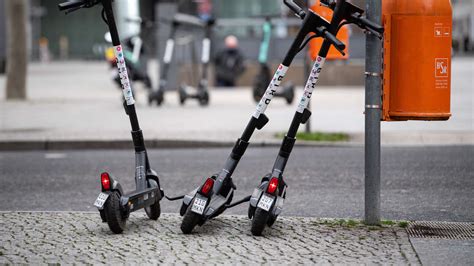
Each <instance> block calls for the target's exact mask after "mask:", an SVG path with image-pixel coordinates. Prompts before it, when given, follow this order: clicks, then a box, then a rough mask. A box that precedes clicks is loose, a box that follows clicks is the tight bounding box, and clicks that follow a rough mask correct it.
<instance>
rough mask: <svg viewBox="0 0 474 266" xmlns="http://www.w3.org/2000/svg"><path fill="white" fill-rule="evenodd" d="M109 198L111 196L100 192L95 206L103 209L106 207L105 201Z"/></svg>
mask: <svg viewBox="0 0 474 266" xmlns="http://www.w3.org/2000/svg"><path fill="white" fill-rule="evenodd" d="M108 197H109V194H105V193H102V192H100V194H99V196H98V197H97V199H96V200H95V202H94V206H96V207H97V208H99V209H101V208H102V207H103V206H104V203H105V201H106V200H107V198H108Z"/></svg>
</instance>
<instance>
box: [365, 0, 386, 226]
mask: <svg viewBox="0 0 474 266" xmlns="http://www.w3.org/2000/svg"><path fill="white" fill-rule="evenodd" d="M381 2H382V1H381V0H367V6H366V14H367V19H369V20H371V21H374V22H376V23H381V13H382V12H381V7H382V6H381ZM365 51H366V57H365V75H366V78H365V222H366V223H367V224H370V225H376V224H380V118H381V102H382V98H381V84H382V83H381V75H382V42H381V41H380V40H379V39H378V38H377V37H376V36H374V35H372V34H367V37H366V50H365Z"/></svg>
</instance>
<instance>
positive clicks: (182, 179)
mask: <svg viewBox="0 0 474 266" xmlns="http://www.w3.org/2000/svg"><path fill="white" fill-rule="evenodd" d="M229 151H230V149H229V148H219V149H172V150H167V149H164V150H152V151H150V152H149V157H150V159H151V163H152V166H153V167H154V168H155V169H156V170H157V171H158V172H159V173H160V175H161V176H162V178H161V183H162V186H163V187H164V189H165V193H166V194H167V195H171V196H174V195H180V194H184V193H186V192H188V191H191V190H192V189H193V188H194V187H196V186H198V185H199V184H200V183H201V182H202V180H203V178H204V177H207V176H208V175H210V174H213V173H214V172H216V171H217V170H219V169H220V167H221V166H222V164H223V162H224V160H225V158H226V157H227V155H228V153H229ZM363 152H364V150H363V147H305V148H303V147H297V148H295V150H294V152H293V154H292V157H291V159H290V162H289V164H288V166H287V171H286V176H287V177H286V182H287V183H288V184H289V190H288V195H287V201H286V205H285V209H284V211H283V215H291V216H314V217H339V218H363V213H364V154H363ZM276 154H277V148H249V150H248V151H247V154H246V155H245V156H244V157H243V159H242V161H241V164H240V165H239V167H238V168H237V170H236V172H235V173H234V182H235V184H236V185H237V187H238V190H237V191H236V196H235V197H234V198H237V199H238V198H242V197H244V196H246V195H249V194H250V193H251V192H252V190H253V188H254V187H255V186H256V185H257V184H258V183H259V180H260V177H261V176H262V175H264V174H265V173H267V172H268V171H269V170H270V168H271V166H272V164H273V160H274V158H275V155H276ZM473 155H474V146H441V147H386V148H383V149H382V194H381V197H382V216H383V218H385V219H406V220H444V221H470V222H472V221H474V200H473V197H474V196H473V195H474V194H473V191H474V171H473V170H474V157H473ZM0 169H1V174H0V200H1V202H2V204H1V205H0V211H8V210H37V211H44V210H48V211H69V210H74V211H95V208H94V207H93V206H92V203H93V202H94V200H95V197H96V196H97V194H98V192H99V173H100V172H101V171H103V170H106V171H110V172H112V173H113V174H114V175H116V176H118V180H119V181H120V182H121V183H122V186H123V187H124V188H125V190H132V189H133V187H134V183H133V182H134V181H133V177H132V174H133V169H134V154H133V152H131V151H128V150H108V151H102V150H94V151H57V152H45V151H30V152H2V153H0ZM179 204H180V202H169V201H167V200H164V201H162V211H163V212H178V209H179V206H180V205H179ZM246 208H247V204H243V205H241V206H238V207H236V208H234V209H230V210H228V211H227V213H234V214H245V213H246Z"/></svg>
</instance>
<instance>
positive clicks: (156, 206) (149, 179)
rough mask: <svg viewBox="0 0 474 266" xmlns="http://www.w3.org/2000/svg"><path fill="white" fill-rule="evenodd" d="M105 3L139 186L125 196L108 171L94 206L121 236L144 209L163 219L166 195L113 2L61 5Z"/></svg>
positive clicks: (82, 0) (82, 1)
mask: <svg viewBox="0 0 474 266" xmlns="http://www.w3.org/2000/svg"><path fill="white" fill-rule="evenodd" d="M99 3H101V4H102V6H103V10H102V18H103V20H104V21H105V22H106V24H107V25H108V27H109V31H110V34H111V37H112V44H113V45H114V52H115V56H116V58H117V68H118V71H119V75H120V79H121V83H122V91H123V96H124V98H125V101H124V108H125V112H126V113H127V115H128V116H129V119H130V124H131V127H132V132H131V133H132V139H133V144H134V146H135V184H136V190H135V191H132V192H130V193H127V194H125V193H124V191H123V189H122V186H121V185H120V183H119V182H118V181H117V180H116V179H115V178H113V177H112V175H110V174H109V173H107V172H104V173H102V174H101V175H100V182H101V188H102V189H101V193H100V194H99V196H98V197H97V199H96V201H95V203H94V205H95V206H96V207H97V208H98V209H99V213H100V217H101V218H102V222H107V224H108V225H109V228H110V230H112V232H114V233H117V234H118V233H121V232H122V231H123V230H124V229H125V225H126V221H127V218H128V217H129V215H130V213H131V212H133V211H136V210H139V209H142V208H144V209H145V212H146V214H147V216H148V217H149V218H150V219H152V220H157V219H158V217H160V214H161V209H160V200H161V198H162V197H163V196H164V193H163V190H162V189H161V187H160V182H159V178H158V175H157V174H156V172H155V171H153V170H152V169H151V167H150V162H149V161H148V155H147V152H146V149H145V142H144V140H143V133H142V131H141V129H140V126H139V124H138V117H137V113H136V110H135V99H134V98H133V94H132V90H131V84H130V81H129V78H128V74H127V67H126V64H125V58H124V54H123V48H122V46H121V45H120V39H119V35H118V32H117V27H116V25H115V19H114V14H113V10H112V0H78V1H69V2H65V3H61V4H59V10H65V11H66V13H70V12H73V11H76V10H78V9H81V8H90V7H93V6H95V5H97V4H99Z"/></svg>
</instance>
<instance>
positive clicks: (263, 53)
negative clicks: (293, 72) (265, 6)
mask: <svg viewBox="0 0 474 266" xmlns="http://www.w3.org/2000/svg"><path fill="white" fill-rule="evenodd" d="M262 32H263V38H262V43H261V44H260V49H259V53H258V62H259V63H260V69H259V71H258V73H257V75H256V76H255V79H254V83H253V90H252V92H253V99H254V100H255V102H259V101H260V99H261V98H262V96H263V94H264V93H265V90H266V88H267V85H268V84H269V83H270V79H271V73H270V66H269V65H268V50H269V46H270V40H271V37H272V22H271V19H270V17H269V16H266V17H265V22H264V23H263V26H262ZM274 97H282V98H284V99H285V100H286V103H287V104H291V103H292V102H293V99H294V97H295V86H294V85H293V84H292V83H291V82H289V83H287V84H285V85H284V86H282V87H281V89H279V90H277V91H276V92H275V95H274Z"/></svg>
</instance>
